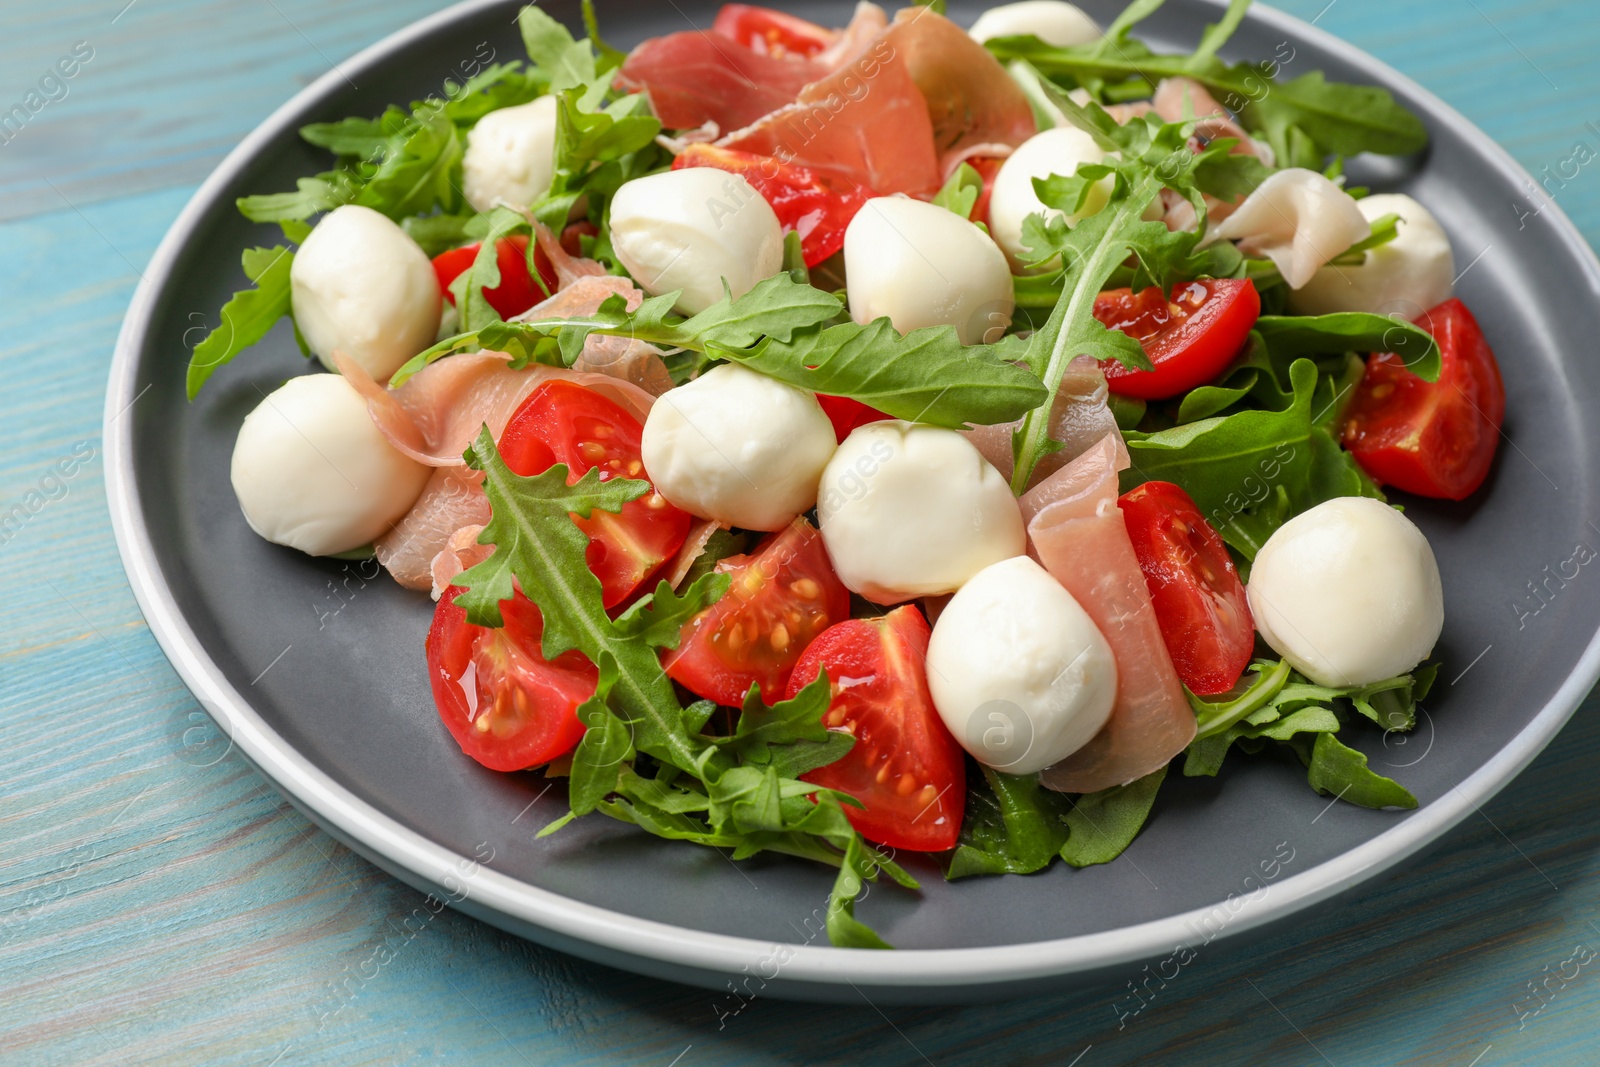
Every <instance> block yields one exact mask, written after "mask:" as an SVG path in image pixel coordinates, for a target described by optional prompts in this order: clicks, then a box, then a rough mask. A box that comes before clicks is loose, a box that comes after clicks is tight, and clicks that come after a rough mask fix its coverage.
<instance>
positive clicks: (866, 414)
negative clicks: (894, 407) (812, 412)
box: [817, 393, 889, 443]
mask: <svg viewBox="0 0 1600 1067" xmlns="http://www.w3.org/2000/svg"><path fill="white" fill-rule="evenodd" d="M817 403H818V404H819V405H821V407H822V410H823V412H824V413H826V414H827V416H828V421H829V422H831V423H833V435H834V436H835V437H837V438H838V439H839V441H840V442H841V443H843V441H844V439H845V438H846V437H849V436H850V433H851V431H852V430H854V429H856V428H857V427H858V426H865V425H866V424H867V423H869V422H882V421H883V420H884V419H887V418H889V416H888V415H885V414H884V413H883V412H881V411H879V410H878V409H877V408H875V407H869V406H868V405H866V404H863V403H862V402H861V401H859V400H852V399H851V398H850V397H848V396H828V395H827V394H826V393H818V394H817Z"/></svg>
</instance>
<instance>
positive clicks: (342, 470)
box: [232, 374, 433, 556]
mask: <svg viewBox="0 0 1600 1067" xmlns="http://www.w3.org/2000/svg"><path fill="white" fill-rule="evenodd" d="M431 473H433V471H432V468H430V467H425V466H423V465H422V464H420V463H418V462H416V461H415V460H413V459H411V458H410V457H408V456H406V455H404V454H402V453H400V452H399V451H397V450H396V449H395V448H394V446H393V445H391V444H389V442H388V441H386V440H384V437H383V434H382V433H380V432H379V431H378V427H377V426H376V425H375V424H374V423H373V421H372V418H371V416H369V415H368V414H367V401H366V399H365V398H364V397H362V396H361V394H360V393H357V392H356V391H355V388H354V387H353V386H352V385H351V384H350V383H349V382H347V381H345V380H344V378H342V377H341V376H339V375H337V374H306V375H302V376H301V377H299V378H291V379H289V380H288V381H287V382H285V383H284V384H283V385H282V386H281V387H279V388H278V389H277V390H276V391H274V392H272V393H270V394H268V396H267V397H266V399H264V400H263V401H261V403H260V404H259V405H257V407H256V409H255V410H254V411H252V412H251V413H250V414H249V415H246V416H245V420H244V425H243V426H241V427H239V439H238V441H237V442H236V443H235V444H234V446H233V470H232V476H233V491H234V494H235V495H236V496H237V497H238V498H239V507H240V508H242V509H243V510H244V518H245V521H246V522H248V523H249V524H250V528H251V529H252V530H254V531H255V532H256V533H258V534H260V535H261V536H262V537H265V538H266V539H267V540H268V541H271V542H273V543H274V544H279V545H288V546H289V547H290V548H298V549H299V550H300V551H302V552H307V553H310V554H311V555H313V556H332V555H337V554H338V553H340V552H348V551H350V550H351V549H354V548H360V547H361V546H362V545H366V544H370V543H372V542H373V541H374V540H376V539H377V538H379V537H381V536H382V535H383V534H385V533H387V532H388V531H389V528H390V527H391V526H393V525H394V523H395V521H396V520H397V519H399V518H400V517H401V516H402V515H404V514H405V513H406V512H407V511H410V510H411V505H412V504H414V503H416V500H417V497H418V496H420V495H421V493H422V487H423V485H424V484H425V483H426V482H427V480H428V476H429V475H430V474H431Z"/></svg>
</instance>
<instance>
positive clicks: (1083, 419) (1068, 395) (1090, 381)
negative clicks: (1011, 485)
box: [966, 356, 1127, 487]
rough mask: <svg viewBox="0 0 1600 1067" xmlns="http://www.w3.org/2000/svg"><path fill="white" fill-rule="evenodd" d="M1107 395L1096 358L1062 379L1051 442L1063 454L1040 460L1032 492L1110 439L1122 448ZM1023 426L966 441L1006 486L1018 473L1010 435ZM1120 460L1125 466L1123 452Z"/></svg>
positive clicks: (1080, 361)
mask: <svg viewBox="0 0 1600 1067" xmlns="http://www.w3.org/2000/svg"><path fill="white" fill-rule="evenodd" d="M1108 395H1109V391H1108V390H1107V389H1106V376H1105V375H1104V374H1103V373H1101V371H1100V364H1098V363H1096V362H1095V360H1094V358H1093V357H1091V356H1079V357H1078V358H1077V359H1074V360H1073V361H1072V362H1071V363H1069V364H1067V372H1066V373H1065V374H1063V375H1062V376H1061V388H1060V389H1059V390H1057V391H1056V402H1055V404H1054V406H1053V407H1052V408H1051V409H1050V439H1051V440H1052V441H1059V442H1060V443H1061V450H1060V451H1059V452H1052V453H1050V454H1049V455H1048V456H1045V457H1044V458H1043V459H1041V460H1039V463H1038V466H1037V467H1035V468H1034V472H1033V478H1032V480H1031V481H1030V482H1029V485H1030V487H1031V486H1034V485H1038V484H1039V483H1040V482H1042V481H1044V480H1045V479H1046V478H1048V477H1049V476H1050V475H1052V474H1054V473H1055V472H1056V471H1058V470H1060V469H1061V468H1062V467H1065V466H1066V465H1067V464H1068V463H1069V462H1071V461H1072V460H1074V459H1076V458H1077V457H1078V456H1079V455H1081V454H1082V453H1084V452H1086V451H1088V450H1089V448H1090V447H1092V446H1093V445H1095V444H1096V443H1098V442H1099V441H1101V440H1103V439H1105V437H1106V436H1107V435H1108V434H1110V435H1113V436H1116V440H1117V444H1118V445H1119V446H1120V445H1121V443H1122V438H1121V436H1120V435H1117V434H1116V429H1117V420H1116V419H1115V418H1114V417H1113V416H1112V414H1111V409H1110V408H1109V407H1108V406H1106V397H1107V396H1108ZM1021 426H1022V420H1021V419H1017V420H1016V421H1015V422H1005V423H999V424H997V425H994V426H975V427H973V428H972V429H970V430H967V431H966V435H967V440H969V441H971V442H972V443H973V444H974V445H976V446H977V447H978V451H979V452H981V453H983V458H984V459H986V460H988V461H989V462H990V463H991V464H993V465H994V468H995V469H996V470H998V471H999V472H1000V475H1001V477H1003V478H1005V479H1006V481H1010V480H1011V472H1012V471H1013V470H1014V469H1015V457H1014V456H1013V455H1012V452H1011V435H1012V434H1013V433H1015V432H1016V431H1017V430H1018V429H1020V428H1021ZM1122 456H1123V459H1124V465H1126V457H1127V452H1126V450H1125V449H1124V451H1123V453H1122Z"/></svg>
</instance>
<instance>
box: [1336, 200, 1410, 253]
mask: <svg viewBox="0 0 1600 1067" xmlns="http://www.w3.org/2000/svg"><path fill="white" fill-rule="evenodd" d="M1345 191H1346V192H1351V190H1348V189H1347V190H1345ZM1351 195H1354V194H1353V193H1352V194H1351ZM1400 221H1401V219H1400V216H1399V215H1396V214H1395V213H1394V212H1390V213H1389V214H1387V215H1380V216H1378V217H1377V218H1376V219H1373V220H1372V232H1371V233H1370V234H1368V235H1367V236H1365V237H1363V238H1362V239H1361V240H1359V241H1357V242H1356V243H1355V244H1353V245H1351V246H1350V247H1349V248H1347V249H1345V250H1344V251H1343V252H1340V253H1339V254H1338V255H1337V256H1334V257H1333V259H1332V260H1330V261H1329V262H1331V263H1332V264H1333V265H1334V266H1335V267H1358V266H1360V265H1361V264H1362V263H1365V262H1366V259H1367V253H1368V252H1370V251H1372V250H1373V249H1374V248H1382V247H1383V246H1384V245H1386V244H1389V243H1391V242H1393V241H1394V240H1395V238H1397V237H1399V236H1400Z"/></svg>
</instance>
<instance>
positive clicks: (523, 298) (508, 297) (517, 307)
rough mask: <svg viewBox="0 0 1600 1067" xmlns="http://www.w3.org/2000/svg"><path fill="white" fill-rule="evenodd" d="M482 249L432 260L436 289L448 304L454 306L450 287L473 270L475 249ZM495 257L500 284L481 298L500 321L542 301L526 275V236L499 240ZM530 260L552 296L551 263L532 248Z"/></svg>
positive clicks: (453, 251)
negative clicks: (535, 265) (436, 280)
mask: <svg viewBox="0 0 1600 1067" xmlns="http://www.w3.org/2000/svg"><path fill="white" fill-rule="evenodd" d="M481 245H482V242H477V243H475V244H470V245H463V246H462V247H460V248H452V249H450V250H449V251H448V252H441V253H439V254H438V255H437V256H434V257H433V273H434V276H435V277H437V278H438V279H439V288H440V290H442V291H443V293H444V298H445V299H446V300H448V301H450V303H451V304H454V303H455V302H456V296H455V294H454V293H452V292H451V291H450V283H451V282H453V281H455V280H456V279H457V278H458V277H460V276H461V275H462V274H463V273H465V272H466V271H467V270H469V269H470V268H471V267H472V263H473V260H475V259H477V258H478V249H479V248H480V247H481ZM494 253H495V262H496V263H497V264H498V265H499V267H500V284H499V285H497V286H495V287H494V288H493V289H485V290H484V291H483V297H484V299H485V300H487V301H489V306H490V307H492V308H494V309H495V311H497V312H499V313H500V317H501V318H502V319H509V318H511V317H512V316H513V315H520V314H522V313H523V312H524V311H527V310H528V309H529V308H531V307H533V305H535V304H537V303H539V301H541V300H543V299H544V298H545V294H544V290H542V289H540V288H539V286H538V284H537V283H535V282H534V280H533V275H532V274H530V273H529V272H528V235H527V234H521V233H519V234H515V235H513V236H511V237H502V238H501V239H500V240H499V241H498V242H497V243H496V244H495V249H494ZM533 258H534V262H535V263H536V264H537V266H538V268H539V277H540V278H541V279H543V281H544V284H545V288H546V289H548V290H550V291H551V292H555V288H556V272H555V268H554V267H552V266H551V265H550V259H549V257H547V256H546V255H545V254H544V249H542V248H539V247H537V246H535V248H534V250H533Z"/></svg>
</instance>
